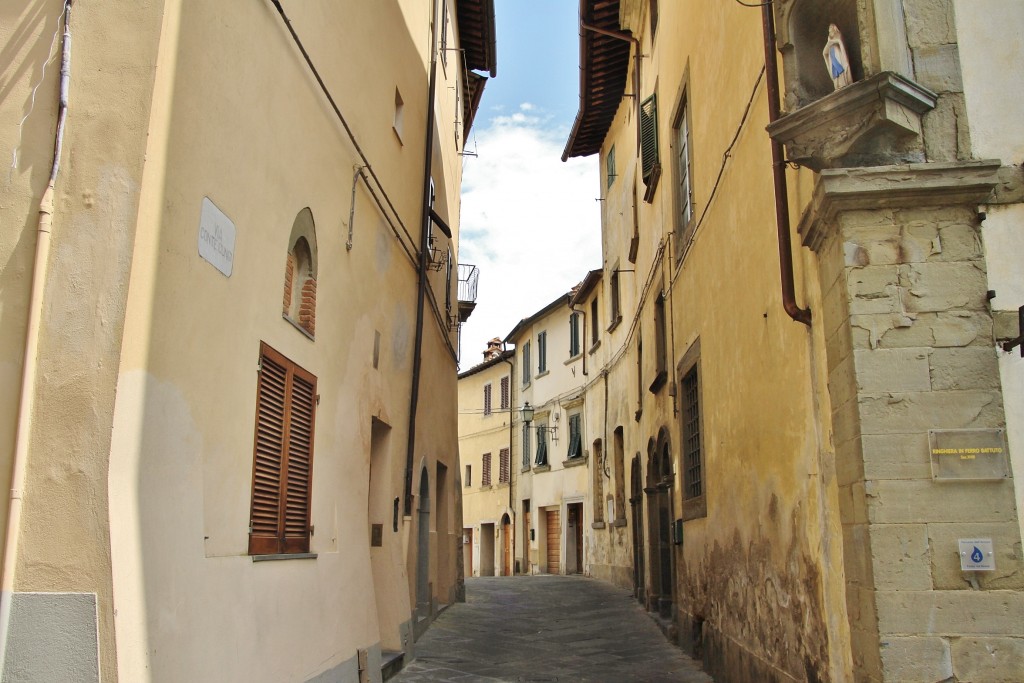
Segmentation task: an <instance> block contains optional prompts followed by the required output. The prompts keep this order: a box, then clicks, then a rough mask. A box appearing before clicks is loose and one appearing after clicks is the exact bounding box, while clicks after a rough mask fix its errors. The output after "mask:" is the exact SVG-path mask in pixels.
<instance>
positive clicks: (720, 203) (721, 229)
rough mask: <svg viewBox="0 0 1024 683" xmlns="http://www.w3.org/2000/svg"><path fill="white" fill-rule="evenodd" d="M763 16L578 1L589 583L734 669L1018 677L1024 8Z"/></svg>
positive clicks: (636, 2) (790, 675)
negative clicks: (591, 309)
mask: <svg viewBox="0 0 1024 683" xmlns="http://www.w3.org/2000/svg"><path fill="white" fill-rule="evenodd" d="M751 4H753V5H755V6H752V7H745V6H743V4H741V3H731V2H728V3H666V2H654V1H653V0H622V2H611V3H607V2H600V3H599V2H592V1H591V0H582V1H581V3H580V15H581V21H582V28H581V35H580V41H581V44H580V48H581V49H580V54H581V108H580V113H579V115H578V117H577V119H576V121H575V123H574V127H573V130H572V133H571V135H570V139H569V141H568V143H567V146H566V150H565V158H568V157H571V156H588V155H598V159H599V163H600V165H601V196H602V199H603V201H602V240H603V258H604V263H603V276H602V277H601V279H600V286H599V287H598V286H597V285H595V289H600V290H601V292H600V293H599V295H597V296H596V300H597V301H598V302H599V303H598V309H599V311H600V314H601V315H602V316H605V319H606V322H605V323H604V325H602V327H603V331H602V338H601V340H600V347H599V348H598V350H597V352H596V354H595V361H596V362H594V363H592V364H591V365H590V366H589V367H588V373H590V375H591V376H595V375H598V376H602V377H604V378H606V380H607V384H606V385H604V386H602V383H597V384H596V385H594V384H592V385H591V386H590V387H589V389H588V390H587V391H586V392H585V393H584V395H583V396H582V398H583V401H584V403H585V404H586V406H587V407H586V413H587V415H588V416H590V417H589V422H590V425H589V433H590V434H591V438H594V437H596V436H597V435H601V438H602V446H603V448H602V451H603V452H605V453H610V454H611V457H610V458H609V457H607V456H604V457H602V460H605V461H610V463H611V465H610V466H609V467H606V468H605V471H606V472H607V474H606V475H604V478H603V479H595V478H594V477H591V478H590V483H589V486H590V487H591V493H590V494H589V495H591V496H593V497H603V498H604V499H605V500H606V505H605V506H604V519H603V520H598V519H596V514H597V513H596V510H595V513H594V514H595V519H594V521H593V522H592V523H591V529H592V531H591V532H590V533H589V536H588V538H590V539H591V541H590V544H591V545H592V549H591V550H590V551H589V557H590V558H592V559H593V564H592V567H593V568H594V573H595V574H598V575H601V576H603V577H605V578H607V579H609V580H611V581H614V582H616V583H618V584H620V585H623V584H625V585H629V584H631V587H632V588H633V590H634V591H635V593H636V595H637V597H638V599H639V600H640V601H641V602H642V603H643V604H644V605H645V606H646V607H647V608H648V609H649V610H650V611H651V612H652V613H654V614H656V615H657V616H658V618H659V619H660V620H661V623H662V625H663V626H664V628H665V630H666V632H667V633H668V634H669V635H670V636H671V637H673V638H674V639H675V640H677V642H679V643H680V644H681V645H683V646H684V647H685V648H687V649H688V650H689V651H691V652H692V653H694V654H696V655H697V656H699V657H701V658H702V659H703V660H704V664H705V667H706V668H707V669H709V671H710V672H711V673H712V674H713V675H715V676H716V680H723V681H764V680H779V681H783V680H786V681H788V680H821V681H903V680H946V679H950V680H952V679H954V677H955V679H956V680H1013V679H1014V677H1015V676H1018V675H1019V671H1020V669H1019V663H1020V655H1021V653H1022V647H1024V628H1022V626H1021V623H1020V619H1019V618H1017V617H1016V616H1015V615H1019V614H1022V613H1024V591H1022V589H1024V581H1022V579H1021V576H1022V575H1024V572H1022V569H1024V558H1022V556H1021V553H1020V543H1021V518H1020V514H1019V506H1020V504H1021V492H1022V490H1024V487H1022V485H1021V478H1020V477H1021V475H1020V472H1021V469H1022V465H1021V455H1020V454H1019V453H1018V451H1019V450H1020V448H1021V445H1020V439H1021V433H1020V414H1021V413H1020V410H1019V405H1020V400H1021V395H1022V391H1021V365H1020V358H1019V351H1018V350H1017V349H1016V348H1015V349H1014V350H1013V352H1012V353H1011V352H1008V351H1006V350H1005V346H1010V345H1012V343H1013V341H1014V340H1015V339H1019V336H1020V330H1019V329H1018V326H1017V315H1018V314H1017V309H1018V307H1019V306H1020V305H1021V304H1024V298H1022V297H1024V293H1022V292H1021V291H1019V290H1020V283H1021V282H1022V281H1024V278H1022V275H1024V273H1022V271H1021V267H1020V265H1019V259H1017V258H1015V256H1012V255H1016V254H1019V253H1021V247H1022V246H1024V245H1022V243H1021V241H1022V238H1021V234H1022V233H1021V232H1020V230H1019V229H1017V227H1019V220H1018V217H1019V216H1018V214H1019V213H1020V211H1021V202H1022V199H1024V197H1022V194H1021V192H1020V188H1021V169H1020V163H1021V154H1020V153H1021V149H1020V140H1019V138H1020V135H1019V134H1018V129H1019V126H1015V125H1014V124H1012V123H1011V120H1016V118H1019V114H1020V111H1019V109H1020V107H1019V105H1018V103H1017V102H1016V101H1013V102H1012V103H1007V98H1006V96H1005V94H1006V93H1007V92H1010V91H1011V90H1012V89H1013V86H1011V85H1010V84H1011V83H1012V82H1015V81H1016V80H1019V77H1020V74H1021V66H1020V64H1021V61H1020V59H1019V57H1020V56H1021V54H1020V53H1021V48H1020V44H1019V40H1015V39H1014V38H1013V37H1012V35H1016V32H1019V30H1020V28H1021V21H1024V9H1022V8H1021V6H1020V5H1019V3H1014V2H999V1H998V0H992V1H991V2H984V3H978V4H975V3H967V2H958V1H956V0H941V1H939V2H916V1H911V0H875V1H873V2H867V3H865V2H854V1H853V0H825V1H818V2H810V1H807V0H785V1H779V2H775V3H771V4H765V5H763V6H762V5H759V4H758V3H751ZM993 24H999V25H1000V28H999V29H997V30H996V31H995V33H994V34H991V36H990V37H988V38H984V37H983V36H986V35H989V34H987V33H986V31H988V28H987V27H991V26H992V25H993ZM833 25H834V26H833ZM830 34H831V35H833V36H841V39H842V40H843V41H844V44H843V51H842V52H841V53H840V52H838V51H837V52H835V53H834V54H836V55H838V54H842V55H843V57H842V58H841V59H839V58H837V59H838V60H839V63H840V64H842V65H844V66H843V68H848V70H849V72H850V75H851V80H852V83H851V84H849V85H846V86H845V87H841V88H839V89H838V90H837V89H836V86H837V84H839V85H841V84H842V82H843V79H839V78H835V73H830V68H832V66H833V65H832V63H831V62H827V61H826V59H824V58H823V57H825V56H827V55H828V54H829V52H828V51H826V53H825V54H823V50H824V48H825V46H826V42H827V41H828V40H829V36H830ZM776 60H779V61H778V68H776ZM766 61H767V68H766ZM609 93H617V96H611V97H609ZM626 95H629V96H628V97H627V96H626ZM1011 99H1012V98H1011ZM772 101H777V102H778V104H777V105H776V106H775V107H774V108H773V107H772V106H771V102H772ZM766 128H767V130H768V132H767V133H766V132H765V129H766ZM1000 132H1006V135H1002V134H1000ZM583 296H584V298H585V297H586V296H588V295H586V294H584V295H583ZM590 296H593V295H590ZM602 302H603V303H602ZM595 389H596V391H597V392H598V395H600V393H599V392H602V391H607V392H608V399H607V401H606V402H605V403H604V405H603V406H601V408H599V409H597V410H595V407H596V406H595V403H598V401H597V400H595V399H596V397H595ZM595 420H600V422H599V423H598V424H595V423H594V422H595ZM605 435H609V436H605ZM1007 437H1008V438H1007ZM616 439H620V440H621V443H617V442H616ZM608 440H610V441H611V443H609V441H608ZM620 453H621V454H622V455H621V459H622V461H623V462H622V465H621V466H620V465H619V464H618V462H619V459H620V455H619V454H620ZM595 460H596V459H595V458H594V457H593V455H591V462H592V463H594V462H595ZM1014 465H1016V467H1014ZM591 467H592V468H593V464H592V465H591ZM619 471H621V472H622V484H621V485H620V484H619V483H618V481H617V479H616V477H617V473H618V472H619ZM1015 474H1016V475H1017V476H1016V477H1015V476H1014V475H1015ZM541 476H543V475H541ZM535 478H536V475H535ZM609 484H610V485H611V486H612V488H613V491H612V492H611V497H610V498H609V491H608V490H607V487H608V486H609ZM598 486H601V487H604V488H603V489H602V490H600V491H597V487H598ZM595 494H596V495H595ZM620 495H621V497H622V498H623V499H625V501H624V504H623V505H621V506H620V504H619V496H620ZM620 507H621V508H624V510H625V517H624V521H625V525H624V526H622V527H609V525H608V521H609V519H608V518H609V517H611V516H613V514H612V513H614V517H615V518H616V520H618V519H619V517H618V515H619V512H618V511H619V509H620ZM602 522H603V523H604V525H605V526H604V527H603V528H601V527H600V526H599V525H600V524H601V523H602ZM627 581H628V582H629V583H628V584H627Z"/></svg>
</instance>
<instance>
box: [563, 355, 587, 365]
mask: <svg viewBox="0 0 1024 683" xmlns="http://www.w3.org/2000/svg"><path fill="white" fill-rule="evenodd" d="M582 357H583V354H582V353H577V354H576V355H575V356H569V359H568V360H567V361H565V362H564V363H562V365H570V364H572V363H575V362H576V361H578V360H579V359H580V358H582Z"/></svg>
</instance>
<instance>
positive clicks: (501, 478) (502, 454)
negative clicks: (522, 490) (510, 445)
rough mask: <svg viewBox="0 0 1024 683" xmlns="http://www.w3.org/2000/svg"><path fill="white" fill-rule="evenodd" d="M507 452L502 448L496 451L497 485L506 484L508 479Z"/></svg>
mask: <svg viewBox="0 0 1024 683" xmlns="http://www.w3.org/2000/svg"><path fill="white" fill-rule="evenodd" d="M508 460H509V451H508V449H507V448H502V449H501V450H500V451H498V483H499V484H507V483H508V477H509V462H508Z"/></svg>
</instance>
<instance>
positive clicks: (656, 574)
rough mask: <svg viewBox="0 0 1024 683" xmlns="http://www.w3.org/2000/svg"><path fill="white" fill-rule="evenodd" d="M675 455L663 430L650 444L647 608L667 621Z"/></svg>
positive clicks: (671, 587)
mask: <svg viewBox="0 0 1024 683" xmlns="http://www.w3.org/2000/svg"><path fill="white" fill-rule="evenodd" d="M673 480H674V476H673V471H672V452H671V448H670V446H669V441H668V432H667V430H665V429H664V428H662V429H661V431H660V432H659V433H658V440H657V441H654V440H653V439H652V440H651V441H649V442H648V444H647V485H646V486H645V487H644V493H646V494H647V514H648V525H649V531H650V545H649V546H648V553H649V560H650V571H651V585H650V592H649V596H648V603H647V608H648V609H649V610H651V611H657V612H658V614H660V615H661V616H662V617H664V618H669V617H671V616H672V594H673V592H674V584H675V579H674V571H673V565H672V517H673V515H672V483H673Z"/></svg>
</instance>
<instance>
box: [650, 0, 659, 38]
mask: <svg viewBox="0 0 1024 683" xmlns="http://www.w3.org/2000/svg"><path fill="white" fill-rule="evenodd" d="M657 32H658V0H651V35H652V36H653V35H654V34H655V33H657Z"/></svg>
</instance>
